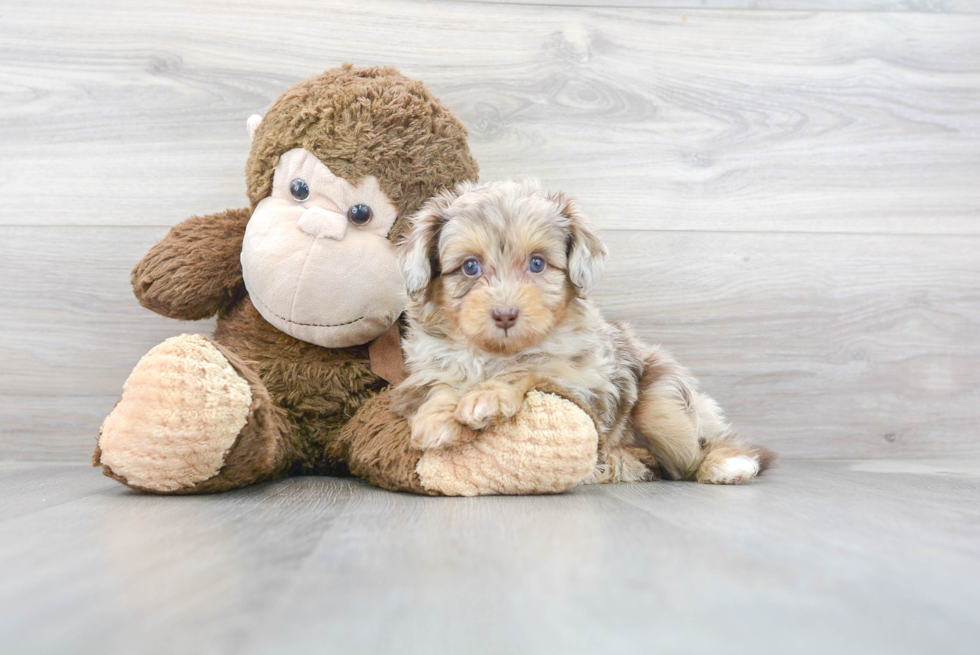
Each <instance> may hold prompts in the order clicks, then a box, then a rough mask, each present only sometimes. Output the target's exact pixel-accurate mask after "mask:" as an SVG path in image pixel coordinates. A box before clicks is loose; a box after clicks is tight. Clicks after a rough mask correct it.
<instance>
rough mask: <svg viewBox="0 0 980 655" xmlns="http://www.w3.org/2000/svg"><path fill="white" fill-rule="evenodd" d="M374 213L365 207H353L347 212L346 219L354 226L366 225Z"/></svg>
mask: <svg viewBox="0 0 980 655" xmlns="http://www.w3.org/2000/svg"><path fill="white" fill-rule="evenodd" d="M372 216H374V212H372V211H371V208H370V207H368V206H367V205H354V206H353V207H351V208H350V209H348V210H347V218H348V220H350V222H351V223H353V224H354V225H367V224H368V223H369V222H370V221H371V217H372Z"/></svg>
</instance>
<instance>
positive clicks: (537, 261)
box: [527, 257, 545, 273]
mask: <svg viewBox="0 0 980 655" xmlns="http://www.w3.org/2000/svg"><path fill="white" fill-rule="evenodd" d="M544 267H545V263H544V259H542V258H541V257H531V261H530V262H528V265H527V270H529V271H531V272H532V273H540V272H541V271H543V270H544Z"/></svg>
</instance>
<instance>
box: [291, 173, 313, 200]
mask: <svg viewBox="0 0 980 655" xmlns="http://www.w3.org/2000/svg"><path fill="white" fill-rule="evenodd" d="M289 193H291V194H292V195H293V198H295V199H296V202H303V201H304V200H306V199H307V198H309V197H310V185H309V184H307V183H306V180H303V179H300V178H298V177H297V178H296V179H295V180H293V181H292V182H290V183H289Z"/></svg>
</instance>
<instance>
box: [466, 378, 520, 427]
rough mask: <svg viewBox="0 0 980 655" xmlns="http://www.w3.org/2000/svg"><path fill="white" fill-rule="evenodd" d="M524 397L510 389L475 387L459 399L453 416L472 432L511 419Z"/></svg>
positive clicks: (502, 387)
mask: <svg viewBox="0 0 980 655" xmlns="http://www.w3.org/2000/svg"><path fill="white" fill-rule="evenodd" d="M523 402H524V397H523V396H522V395H520V394H518V393H517V391H516V390H515V389H512V388H510V387H504V386H499V387H477V388H476V389H473V390H471V391H470V392H468V393H467V394H466V395H465V396H463V397H462V399H460V401H459V404H458V405H457V406H456V413H455V414H454V416H455V418H456V420H457V421H459V422H460V423H462V424H463V425H466V426H468V427H470V428H472V429H474V430H482V429H483V428H485V427H487V426H489V425H492V424H494V423H497V422H499V421H501V420H506V419H509V418H513V417H514V415H515V414H517V412H518V410H520V408H521V404H522V403H523Z"/></svg>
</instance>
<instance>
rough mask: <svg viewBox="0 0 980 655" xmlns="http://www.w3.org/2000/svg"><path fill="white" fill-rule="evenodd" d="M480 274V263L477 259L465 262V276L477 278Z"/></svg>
mask: <svg viewBox="0 0 980 655" xmlns="http://www.w3.org/2000/svg"><path fill="white" fill-rule="evenodd" d="M479 274H480V262H478V261H476V260H475V259H467V260H466V261H465V262H463V275H465V276H466V277H476V276H477V275H479Z"/></svg>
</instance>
